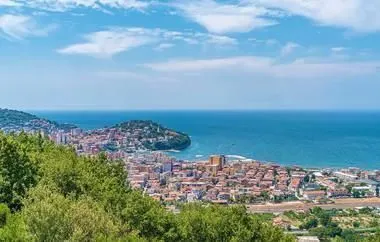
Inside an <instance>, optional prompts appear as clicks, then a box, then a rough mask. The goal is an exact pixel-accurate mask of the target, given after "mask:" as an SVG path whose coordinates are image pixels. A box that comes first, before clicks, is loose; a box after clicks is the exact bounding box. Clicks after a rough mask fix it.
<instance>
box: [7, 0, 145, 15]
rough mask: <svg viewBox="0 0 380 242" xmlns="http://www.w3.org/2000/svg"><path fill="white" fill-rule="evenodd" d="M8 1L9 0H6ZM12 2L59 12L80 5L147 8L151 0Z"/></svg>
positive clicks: (37, 0) (35, 0)
mask: <svg viewBox="0 0 380 242" xmlns="http://www.w3.org/2000/svg"><path fill="white" fill-rule="evenodd" d="M0 1H4V0H0ZM7 1H9V0H5V2H7ZM12 2H13V3H15V4H17V5H20V6H24V7H29V8H35V9H43V10H47V11H57V12H64V11H68V10H72V9H75V8H80V7H82V8H92V9H99V10H105V8H117V9H145V8H147V7H148V6H149V5H150V2H149V1H140V0H12ZM0 5H1V4H0Z"/></svg>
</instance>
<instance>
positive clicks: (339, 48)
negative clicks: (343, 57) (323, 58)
mask: <svg viewBox="0 0 380 242" xmlns="http://www.w3.org/2000/svg"><path fill="white" fill-rule="evenodd" d="M346 49H347V48H345V47H333V48H331V51H332V52H342V51H345V50H346Z"/></svg>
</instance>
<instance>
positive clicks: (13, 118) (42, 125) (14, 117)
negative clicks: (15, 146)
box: [0, 108, 76, 131]
mask: <svg viewBox="0 0 380 242" xmlns="http://www.w3.org/2000/svg"><path fill="white" fill-rule="evenodd" d="M2 128H4V129H15V130H19V131H21V130H23V129H24V128H28V129H32V130H36V131H40V130H45V131H48V130H51V129H59V130H66V131H67V130H71V129H73V128H76V126H75V125H72V124H59V123H57V122H53V121H50V120H47V119H43V118H39V117H37V116H35V115H33V114H30V113H26V112H21V111H16V110H9V109H1V108H0V129H2Z"/></svg>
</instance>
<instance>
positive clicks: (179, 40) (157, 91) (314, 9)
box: [0, 0, 380, 110]
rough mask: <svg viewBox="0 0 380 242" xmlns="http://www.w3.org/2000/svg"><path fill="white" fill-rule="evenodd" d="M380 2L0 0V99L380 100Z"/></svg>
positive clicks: (374, 105) (274, 104) (58, 103)
mask: <svg viewBox="0 0 380 242" xmlns="http://www.w3.org/2000/svg"><path fill="white" fill-rule="evenodd" d="M379 13H380V1H378V0H334V1H332V0H231V1H227V0H225V1H222V0H219V1H214V0H191V1H189V0H184V1H182V0H171V1H161V0H155V1H148V0H146V1H145V0H0V90H1V94H0V107H8V108H17V109H24V110H28V109H33V110H36V109H62V110H63V109H65V110H74V109H80V110H83V109H123V110H130V109H380V14H379Z"/></svg>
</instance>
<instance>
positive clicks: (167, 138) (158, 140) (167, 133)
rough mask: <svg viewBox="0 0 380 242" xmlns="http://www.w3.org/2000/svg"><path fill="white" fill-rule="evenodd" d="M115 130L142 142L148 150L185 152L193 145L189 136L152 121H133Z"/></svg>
mask: <svg viewBox="0 0 380 242" xmlns="http://www.w3.org/2000/svg"><path fill="white" fill-rule="evenodd" d="M113 128H116V129H118V130H119V131H121V132H122V133H126V134H130V135H133V136H135V137H136V138H137V139H138V140H140V141H141V142H142V144H143V146H144V147H145V148H146V149H148V150H184V149H186V148H187V147H189V146H190V144H191V139H190V137H189V136H188V135H187V134H184V133H182V132H178V131H175V130H173V129H169V128H166V127H164V126H162V125H160V124H158V123H155V122H153V121H150V120H131V121H128V122H124V123H121V124H118V125H115V126H114V127H113Z"/></svg>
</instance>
